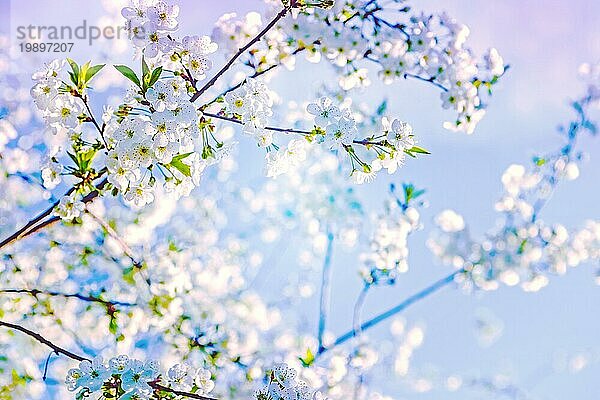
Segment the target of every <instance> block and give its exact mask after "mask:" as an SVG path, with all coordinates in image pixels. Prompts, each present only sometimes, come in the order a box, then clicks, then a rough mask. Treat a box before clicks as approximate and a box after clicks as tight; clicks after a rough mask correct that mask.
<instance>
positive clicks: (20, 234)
mask: <svg viewBox="0 0 600 400" xmlns="http://www.w3.org/2000/svg"><path fill="white" fill-rule="evenodd" d="M102 174H103V173H102ZM102 174H100V175H102ZM107 183H108V180H107V179H106V178H105V179H103V180H102V181H101V182H100V183H99V184H98V185H96V190H93V191H92V192H90V193H88V194H87V195H86V196H84V197H83V199H82V200H81V201H82V202H83V203H89V202H90V201H92V200H94V199H95V198H96V197H98V194H99V192H98V191H99V190H102V188H103V187H104V186H106V184H107ZM74 191H75V187H72V188H71V189H69V190H68V191H67V192H66V193H65V194H64V196H69V195H70V194H71V193H73V192H74ZM64 196H63V197H64ZM58 204H59V201H56V202H54V203H53V204H52V205H51V206H50V207H48V208H47V209H45V210H44V211H42V212H41V213H40V214H38V215H37V216H36V217H35V218H33V219H31V220H30V221H29V222H28V223H27V224H25V226H23V227H22V228H21V229H19V230H17V231H16V232H14V233H13V234H12V235H10V236H9V237H7V238H6V239H4V240H3V241H2V242H0V249H1V248H3V247H5V246H7V245H9V244H11V243H13V242H16V241H17V240H20V239H23V238H24V237H27V236H29V235H31V234H32V233H35V232H37V231H39V230H40V229H42V228H44V227H46V226H48V225H52V224H53V223H55V222H56V221H58V220H60V218H59V217H56V216H53V217H51V218H49V219H47V220H45V221H43V222H40V221H42V220H43V219H44V218H46V217H48V216H49V215H50V214H51V213H52V211H53V210H54V208H55V207H56V206H58Z"/></svg>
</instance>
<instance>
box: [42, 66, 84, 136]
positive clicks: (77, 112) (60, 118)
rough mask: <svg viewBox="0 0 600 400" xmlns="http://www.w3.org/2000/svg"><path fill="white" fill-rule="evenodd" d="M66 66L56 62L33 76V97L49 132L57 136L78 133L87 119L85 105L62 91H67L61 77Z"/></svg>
mask: <svg viewBox="0 0 600 400" xmlns="http://www.w3.org/2000/svg"><path fill="white" fill-rule="evenodd" d="M64 64H65V62H64V61H63V62H61V61H59V60H54V61H52V62H50V63H49V64H47V65H46V66H45V68H43V69H42V70H40V71H38V72H36V73H35V74H33V76H32V78H33V80H34V81H35V82H36V83H35V85H34V86H33V87H32V88H31V97H32V98H33V101H34V102H35V104H36V106H37V107H38V109H39V110H41V112H42V116H43V117H44V121H45V122H46V126H47V127H48V130H49V131H50V132H52V133H53V134H55V135H56V134H67V133H70V132H73V131H78V130H79V129H80V125H81V123H82V122H83V120H84V119H85V118H86V115H85V114H84V111H83V110H84V105H83V103H82V102H81V101H80V100H78V99H77V98H75V97H74V96H72V95H71V94H70V93H67V92H66V91H65V90H60V89H61V88H63V89H65V88H64V87H63V81H62V78H61V76H60V75H61V72H62V71H61V70H62V68H63V66H64ZM59 91H60V93H59Z"/></svg>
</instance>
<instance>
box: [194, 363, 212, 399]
mask: <svg viewBox="0 0 600 400" xmlns="http://www.w3.org/2000/svg"><path fill="white" fill-rule="evenodd" d="M211 378H212V374H211V373H210V371H209V370H207V369H203V368H199V369H198V370H197V371H196V376H195V377H194V384H195V385H196V387H198V389H199V391H200V392H201V394H208V393H210V392H211V391H212V390H213V389H214V387H215V382H214V381H212V380H211Z"/></svg>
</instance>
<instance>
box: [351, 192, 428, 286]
mask: <svg viewBox="0 0 600 400" xmlns="http://www.w3.org/2000/svg"><path fill="white" fill-rule="evenodd" d="M419 218H420V215H419V211H418V209H417V208H416V207H414V206H412V205H411V206H408V205H406V206H401V205H398V203H397V201H396V199H393V200H391V201H388V202H387V203H386V210H385V213H383V214H381V215H377V216H376V217H375V218H374V220H375V221H374V224H375V226H374V231H373V234H372V235H371V238H370V244H369V251H367V252H363V253H361V255H360V260H361V262H362V264H363V268H362V270H361V275H362V277H363V279H364V280H365V283H366V284H393V283H394V282H395V279H396V278H397V277H398V275H399V274H402V273H405V272H407V271H408V237H409V236H410V235H411V234H412V233H413V232H415V231H417V230H419V229H421V224H420V222H419Z"/></svg>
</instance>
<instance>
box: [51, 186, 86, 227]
mask: <svg viewBox="0 0 600 400" xmlns="http://www.w3.org/2000/svg"><path fill="white" fill-rule="evenodd" d="M84 210H85V204H83V202H82V201H80V200H79V199H78V198H77V194H76V193H72V194H70V195H69V196H64V197H63V198H61V199H60V201H59V202H58V205H57V206H56V207H55V208H54V212H53V215H56V216H57V217H60V218H61V219H63V220H66V221H70V220H72V219H73V218H77V217H79V216H81V214H82V213H83V212H84Z"/></svg>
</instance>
